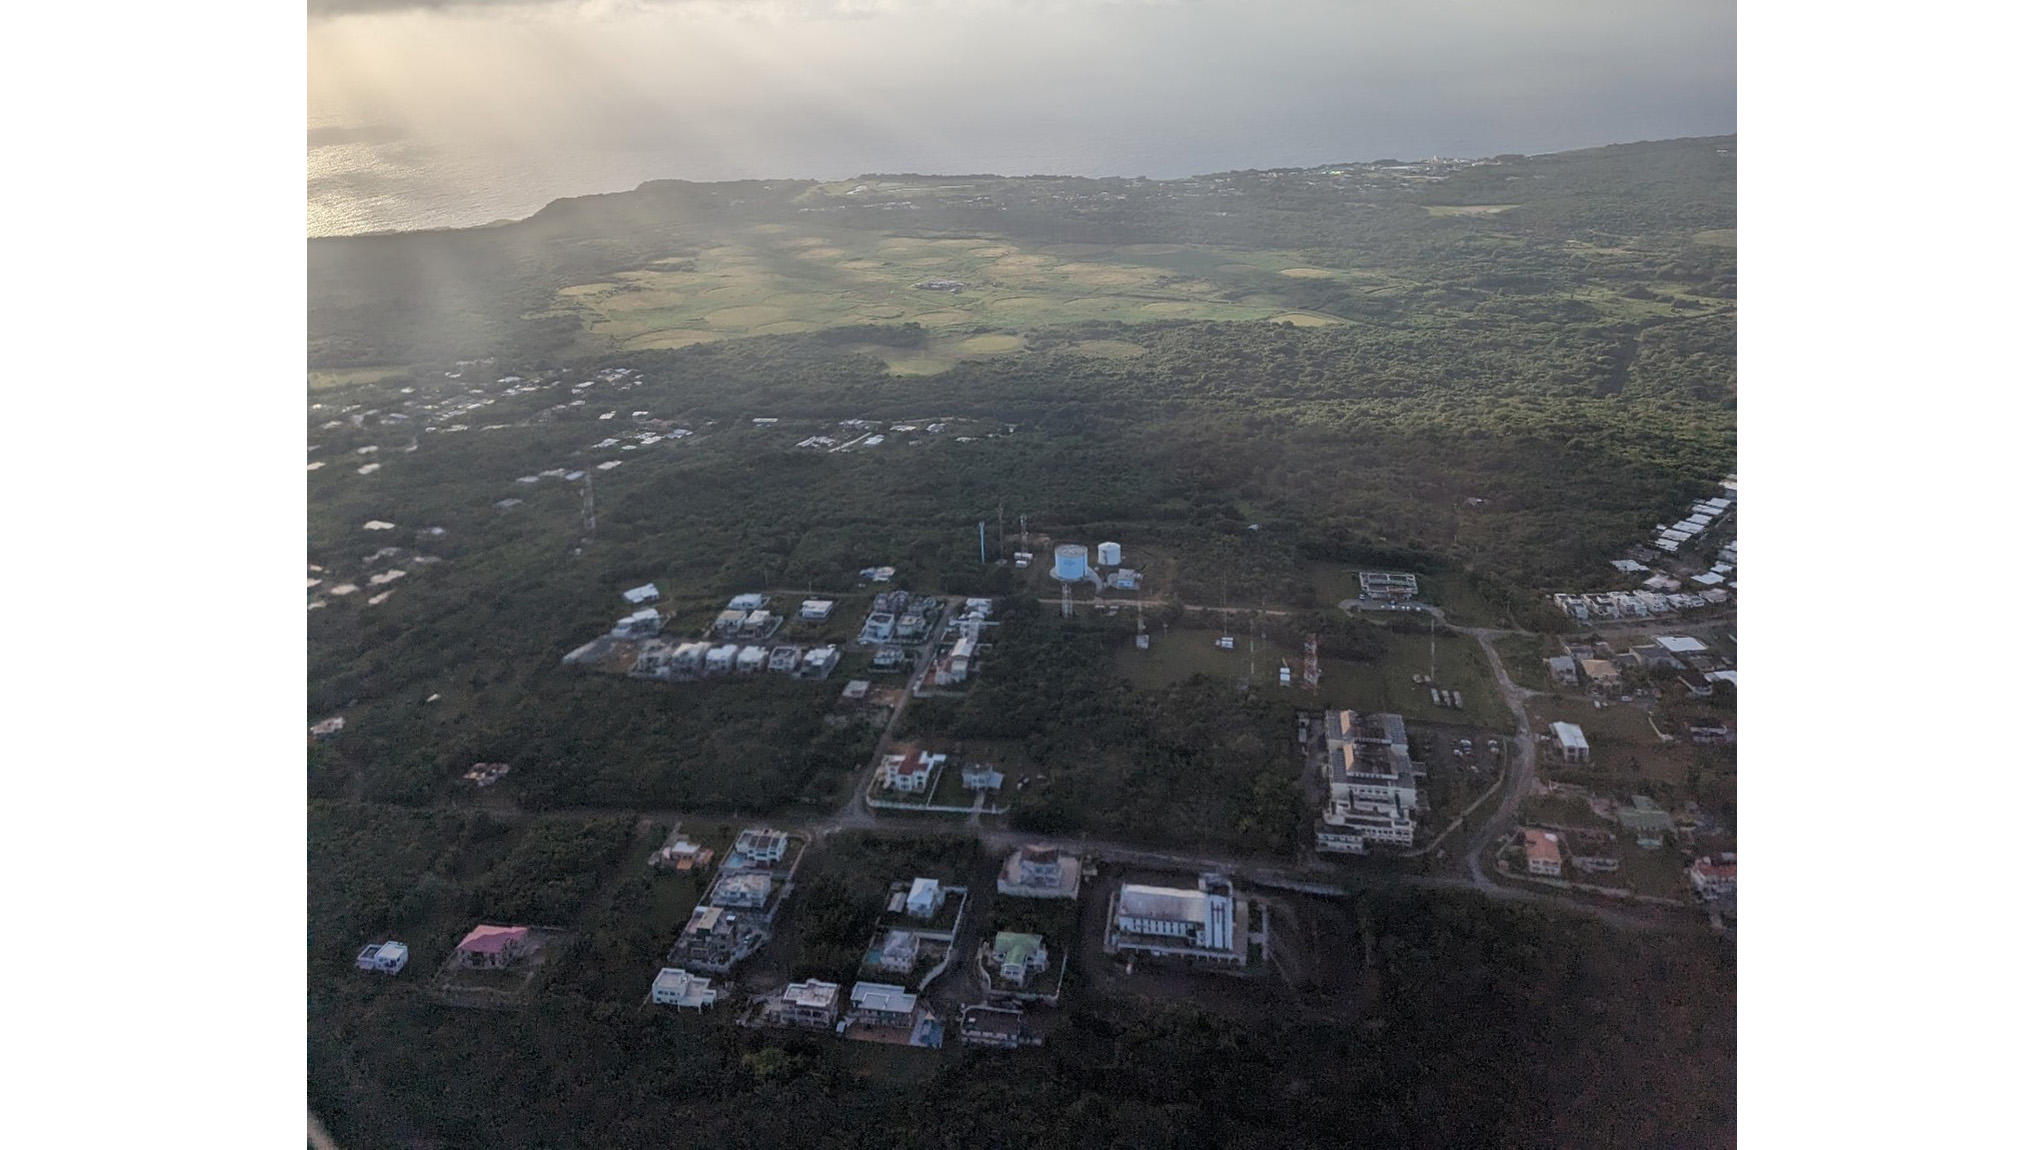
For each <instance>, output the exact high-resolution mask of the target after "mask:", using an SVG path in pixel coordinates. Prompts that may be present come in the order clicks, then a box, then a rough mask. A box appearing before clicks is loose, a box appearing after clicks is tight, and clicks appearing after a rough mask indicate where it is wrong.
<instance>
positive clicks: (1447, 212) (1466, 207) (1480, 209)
mask: <svg viewBox="0 0 2044 1150" xmlns="http://www.w3.org/2000/svg"><path fill="white" fill-rule="evenodd" d="M1518 206H1519V205H1517V204H1453V205H1447V206H1439V205H1437V206H1434V207H1430V208H1428V209H1427V214H1428V215H1430V216H1435V217H1440V216H1494V215H1497V214H1498V213H1499V212H1509V211H1511V210H1512V209H1513V208H1516V207H1518Z"/></svg>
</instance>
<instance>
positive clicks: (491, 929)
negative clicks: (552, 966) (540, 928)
mask: <svg viewBox="0 0 2044 1150" xmlns="http://www.w3.org/2000/svg"><path fill="white" fill-rule="evenodd" d="M537 946H538V943H537V941H536V940H535V939H534V938H533V937H532V928H531V927H525V926H490V925H488V924H484V925H482V926H478V927H476V928H475V929H474V930H471V931H469V932H468V934H467V935H466V936H465V937H464V938H462V940H461V942H460V943H459V944H457V945H456V946H455V948H454V960H455V962H456V963H458V964H459V965H461V966H466V967H472V968H477V969H486V970H502V969H503V968H505V967H507V966H510V965H511V964H512V963H515V962H517V961H518V960H519V959H521V958H524V957H525V956H526V955H528V954H531V953H532V952H533V951H534V950H535V949H537Z"/></svg>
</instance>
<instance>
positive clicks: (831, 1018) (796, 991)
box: [771, 978, 840, 1030]
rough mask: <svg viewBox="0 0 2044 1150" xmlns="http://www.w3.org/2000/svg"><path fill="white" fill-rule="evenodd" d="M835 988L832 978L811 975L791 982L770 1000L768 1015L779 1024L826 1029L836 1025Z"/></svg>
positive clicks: (836, 998) (836, 993)
mask: <svg viewBox="0 0 2044 1150" xmlns="http://www.w3.org/2000/svg"><path fill="white" fill-rule="evenodd" d="M839 989H840V988H839V987H838V984H837V983H835V982H820V981H818V980H816V979H814V978H812V979H810V980H809V981H807V982H791V983H789V984H788V985H787V987H786V988H784V989H783V990H782V991H781V993H780V997H778V998H776V999H775V1000H774V1001H773V1003H772V1007H773V1009H772V1012H771V1013H772V1017H773V1018H774V1020H775V1021H778V1022H779V1023H780V1024H781V1025H783V1026H802V1027H807V1028H809V1029H812V1030H829V1029H830V1028H831V1027H833V1026H836V1025H837V1015H838V991H839Z"/></svg>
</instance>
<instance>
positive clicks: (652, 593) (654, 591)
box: [625, 583, 660, 606]
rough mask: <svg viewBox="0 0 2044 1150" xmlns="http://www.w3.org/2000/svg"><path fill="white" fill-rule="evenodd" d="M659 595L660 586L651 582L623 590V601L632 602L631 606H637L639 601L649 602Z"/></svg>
mask: <svg viewBox="0 0 2044 1150" xmlns="http://www.w3.org/2000/svg"><path fill="white" fill-rule="evenodd" d="M659 597H660V588H658V587H655V586H654V585H653V584H651V583H648V584H646V585H644V586H643V587H634V588H632V589H631V590H629V591H627V592H625V601H626V602H627V603H630V604H632V605H633V606H637V605H639V604H640V603H651V602H652V601H653V600H655V599H658V598H659Z"/></svg>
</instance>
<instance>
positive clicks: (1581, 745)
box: [1554, 723, 1590, 763]
mask: <svg viewBox="0 0 2044 1150" xmlns="http://www.w3.org/2000/svg"><path fill="white" fill-rule="evenodd" d="M1554 741H1555V742H1556V743H1558V744H1560V746H1561V761H1562V762H1564V763H1587V762H1589V761H1590V740H1588V739H1586V738H1584V737H1583V729H1582V728H1581V727H1578V726H1576V725H1575V724H1574V723H1556V724H1554Z"/></svg>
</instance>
